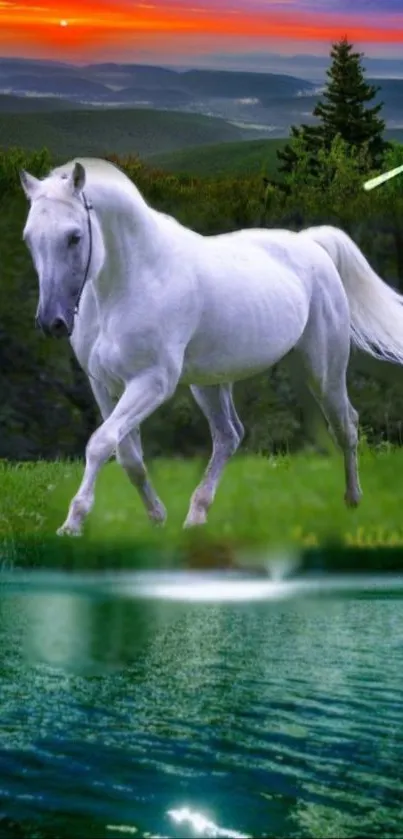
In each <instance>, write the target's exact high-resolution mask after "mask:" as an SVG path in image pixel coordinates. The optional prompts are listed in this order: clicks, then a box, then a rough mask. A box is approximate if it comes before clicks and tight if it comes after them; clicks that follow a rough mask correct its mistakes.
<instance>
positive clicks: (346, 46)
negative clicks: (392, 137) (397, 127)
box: [277, 37, 389, 172]
mask: <svg viewBox="0 0 403 839" xmlns="http://www.w3.org/2000/svg"><path fill="white" fill-rule="evenodd" d="M330 57H331V59H332V63H331V65H330V67H329V69H328V70H327V73H326V74H327V77H328V82H327V85H326V89H325V92H324V94H323V98H322V100H320V101H319V102H318V103H317V104H316V106H315V108H314V111H313V115H314V116H315V117H317V119H318V123H316V124H315V125H301V126H300V127H299V128H295V126H292V128H291V135H292V136H291V143H290V144H287V145H286V146H285V148H284V149H282V150H280V151H278V152H277V156H278V159H279V161H280V166H279V171H281V172H291V171H292V169H293V165H294V163H295V151H294V149H293V144H292V141H293V139H295V138H296V137H299V138H300V139H303V141H304V146H305V149H306V151H307V152H308V154H309V156H310V158H311V162H312V171H313V172H315V168H316V167H317V153H318V150H319V148H325V149H330V147H331V144H332V142H333V140H334V139H335V137H336V136H337V135H339V136H341V138H342V139H343V140H344V141H345V142H346V143H347V146H348V147H350V148H355V149H360V148H362V146H363V145H364V144H367V148H368V154H369V160H370V162H371V165H372V167H373V168H374V169H377V168H378V167H379V166H380V165H381V163H382V158H383V155H384V153H385V151H386V150H387V149H388V148H389V143H387V142H386V141H385V140H384V139H383V132H384V130H385V123H384V121H383V120H382V119H381V118H380V116H379V113H380V111H381V110H382V107H383V103H379V104H377V105H373V106H372V107H369V106H368V103H369V102H371V101H372V100H373V99H374V97H375V96H376V94H377V93H378V91H379V88H377V87H375V86H374V85H369V84H367V82H366V81H365V78H364V68H363V66H362V59H363V54H362V53H358V52H354V51H353V45H352V44H350V43H349V42H348V40H347V38H346V37H344V38H342V39H341V40H340V41H338V42H337V43H335V44H333V46H332V49H331V53H330Z"/></svg>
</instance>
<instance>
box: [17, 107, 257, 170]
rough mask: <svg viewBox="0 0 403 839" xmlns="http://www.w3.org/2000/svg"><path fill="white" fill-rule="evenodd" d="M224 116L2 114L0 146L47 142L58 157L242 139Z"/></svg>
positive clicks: (144, 153)
mask: <svg viewBox="0 0 403 839" xmlns="http://www.w3.org/2000/svg"><path fill="white" fill-rule="evenodd" d="M242 136H243V135H242V131H241V130H240V129H239V128H237V127H236V126H233V125H230V124H229V123H228V122H226V121H225V120H222V119H216V118H212V117H205V116H202V115H200V114H183V113H178V112H172V111H171V112H169V111H152V110H146V109H145V110H142V109H135V108H133V109H130V110H117V111H104V110H98V109H97V110H95V109H94V110H76V111H62V110H60V111H57V112H54V111H53V112H49V113H46V112H43V113H33V114H31V113H25V114H15V113H7V114H6V113H4V112H3V113H0V147H2V148H9V147H11V146H20V147H22V148H25V149H27V150H31V151H32V150H34V149H39V148H43V147H44V146H46V147H47V148H48V149H49V151H51V152H52V154H54V155H55V156H56V157H57V159H58V160H59V159H60V160H64V159H67V158H69V157H74V156H75V155H88V156H95V157H97V156H98V157H103V156H105V155H107V154H111V153H113V154H118V155H129V154H132V155H140V156H143V157H148V156H149V155H150V154H156V153H157V152H160V153H162V152H164V153H167V152H172V151H175V150H178V149H184V148H186V147H187V146H201V145H205V144H209V143H210V144H211V143H213V144H214V143H220V142H229V141H231V140H232V141H236V140H240V139H242Z"/></svg>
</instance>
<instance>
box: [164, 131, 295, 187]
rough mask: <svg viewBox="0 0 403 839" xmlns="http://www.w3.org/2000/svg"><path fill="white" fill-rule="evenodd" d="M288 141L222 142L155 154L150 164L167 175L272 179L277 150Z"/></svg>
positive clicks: (274, 171) (275, 169)
mask: <svg viewBox="0 0 403 839" xmlns="http://www.w3.org/2000/svg"><path fill="white" fill-rule="evenodd" d="M286 142H287V140H286V139H273V140H249V141H247V140H243V141H241V142H232V143H218V144H216V145H211V146H202V147H200V148H188V149H181V150H179V151H175V152H171V153H170V154H153V155H150V156H149V157H148V162H149V163H151V164H152V165H153V166H156V167H158V168H161V169H164V170H165V171H167V172H172V173H174V174H183V175H185V174H188V175H193V176H195V177H201V178H203V177H207V178H208V177H211V178H214V177H225V176H226V175H229V176H233V177H240V176H243V175H259V174H261V175H267V176H268V177H271V176H273V175H275V173H276V171H277V157H276V151H277V149H279V148H281V147H282V146H284V144H285V143H286Z"/></svg>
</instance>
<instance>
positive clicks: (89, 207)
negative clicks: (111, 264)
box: [74, 192, 94, 315]
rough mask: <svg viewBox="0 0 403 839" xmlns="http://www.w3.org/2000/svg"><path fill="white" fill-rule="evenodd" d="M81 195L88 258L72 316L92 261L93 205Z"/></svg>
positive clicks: (76, 307) (75, 312)
mask: <svg viewBox="0 0 403 839" xmlns="http://www.w3.org/2000/svg"><path fill="white" fill-rule="evenodd" d="M82 195H83V202H84V207H85V210H86V213H87V224H88V237H89V247H88V258H87V264H86V266H85V272H84V279H83V281H82V283H81V287H80V290H79V292H78V295H77V300H76V305H75V307H74V314H75V315H77V314H78V307H79V305H80V300H81V297H82V293H83V291H84V286H85V284H86V282H87V280H88V273H89V270H90V265H91V259H92V225H91V216H90V212H91V210H93V209H94V207H93V205H92V204H91V201H87V198H86V196H85V193H84V192H83V194H82Z"/></svg>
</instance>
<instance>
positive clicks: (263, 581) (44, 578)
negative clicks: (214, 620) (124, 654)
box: [0, 571, 403, 603]
mask: <svg viewBox="0 0 403 839" xmlns="http://www.w3.org/2000/svg"><path fill="white" fill-rule="evenodd" d="M0 582H1V588H0V594H1V595H3V596H4V595H8V594H15V593H18V594H23V593H26V594H32V595H35V596H37V595H49V594H52V595H56V594H59V595H68V594H71V595H75V596H77V595H81V594H82V595H86V596H87V597H95V598H97V597H105V596H106V597H113V598H117V597H118V598H119V597H123V598H127V599H140V600H142V599H147V600H170V601H172V600H173V601H182V602H200V603H205V602H216V603H220V602H225V601H230V602H234V603H236V602H251V601H257V600H268V601H270V600H283V599H284V598H293V597H300V596H302V597H310V596H315V597H316V596H321V595H326V596H334V597H339V596H341V595H344V594H351V595H356V594H365V593H368V594H371V593H375V594H382V593H383V592H386V593H395V594H398V593H401V594H403V575H402V574H390V573H389V574H334V573H331V574H322V575H318V576H316V577H315V576H313V575H312V576H311V575H310V576H305V577H295V578H287V577H286V578H285V579H284V578H283V579H281V578H279V576H277V575H276V576H275V577H274V578H273V577H270V576H267V577H266V576H259V577H253V576H252V575H251V574H249V575H248V574H245V573H239V572H196V571H192V572H188V571H169V572H161V571H144V572H104V573H92V574H90V573H82V574H81V573H63V572H48V571H30V572H22V571H18V572H12V573H3V574H1V575H0Z"/></svg>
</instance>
